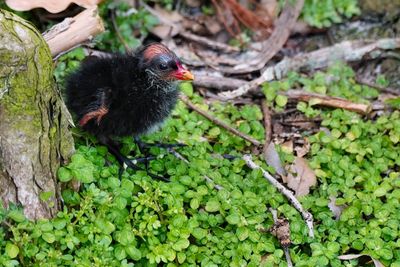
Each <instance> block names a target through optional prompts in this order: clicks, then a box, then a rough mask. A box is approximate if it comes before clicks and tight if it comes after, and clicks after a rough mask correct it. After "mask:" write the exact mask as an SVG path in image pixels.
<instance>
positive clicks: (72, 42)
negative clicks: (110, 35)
mask: <svg viewBox="0 0 400 267" xmlns="http://www.w3.org/2000/svg"><path fill="white" fill-rule="evenodd" d="M103 31H104V25H103V22H102V20H101V18H100V16H99V14H98V10H97V7H96V6H95V7H90V8H88V9H86V10H84V11H82V12H81V13H79V14H78V15H76V16H75V17H73V18H66V19H65V20H64V21H63V22H61V23H59V24H56V25H55V26H53V27H52V28H51V29H50V30H48V31H46V32H45V33H43V38H44V39H45V40H46V42H47V44H48V45H49V47H50V52H51V55H52V56H53V58H55V57H57V55H59V54H60V53H62V52H64V51H68V50H69V49H71V48H72V47H76V46H77V45H79V44H82V43H85V42H87V41H90V40H92V39H93V37H94V36H96V35H97V34H99V33H101V32H103Z"/></svg>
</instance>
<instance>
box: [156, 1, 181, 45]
mask: <svg viewBox="0 0 400 267" xmlns="http://www.w3.org/2000/svg"><path fill="white" fill-rule="evenodd" d="M149 11H150V12H151V13H152V14H153V15H155V16H156V17H157V18H158V20H159V21H160V24H159V25H157V26H155V27H154V28H153V29H151V33H153V34H154V35H156V36H157V37H159V38H160V39H162V40H164V39H166V38H167V37H174V36H175V35H177V34H178V33H179V32H180V31H181V29H182V21H183V17H182V16H181V14H179V13H178V12H177V11H166V10H164V9H162V8H161V7H159V6H156V7H155V8H154V9H153V8H151V10H149Z"/></svg>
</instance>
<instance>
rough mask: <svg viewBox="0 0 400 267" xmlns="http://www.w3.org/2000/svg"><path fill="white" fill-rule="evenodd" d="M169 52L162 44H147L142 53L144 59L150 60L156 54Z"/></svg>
mask: <svg viewBox="0 0 400 267" xmlns="http://www.w3.org/2000/svg"><path fill="white" fill-rule="evenodd" d="M168 54H171V51H170V50H169V49H168V48H167V47H166V46H164V45H162V44H151V45H149V46H148V47H147V48H146V49H145V50H144V53H143V56H144V58H145V59H146V60H151V59H152V58H154V57H155V56H157V55H168Z"/></svg>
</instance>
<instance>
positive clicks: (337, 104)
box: [285, 90, 371, 114]
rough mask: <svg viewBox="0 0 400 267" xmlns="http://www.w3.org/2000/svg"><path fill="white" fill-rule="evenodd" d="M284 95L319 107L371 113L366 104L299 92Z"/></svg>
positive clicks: (294, 91)
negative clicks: (311, 102) (310, 102)
mask: <svg viewBox="0 0 400 267" xmlns="http://www.w3.org/2000/svg"><path fill="white" fill-rule="evenodd" d="M285 95H286V96H287V97H288V98H290V99H294V100H297V101H305V102H308V101H313V104H315V105H320V106H327V107H333V108H342V109H346V110H350V111H354V112H357V113H360V114H367V113H369V112H370V111H371V106H370V105H367V104H361V103H354V102H351V101H349V100H346V99H343V98H339V97H332V96H326V95H320V94H314V93H308V92H304V91H299V90H289V91H287V92H286V93H285Z"/></svg>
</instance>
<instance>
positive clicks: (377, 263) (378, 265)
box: [338, 254, 385, 267]
mask: <svg viewBox="0 0 400 267" xmlns="http://www.w3.org/2000/svg"><path fill="white" fill-rule="evenodd" d="M362 256H366V257H370V258H371V259H372V261H373V262H374V264H375V267H385V265H383V264H382V263H381V262H380V261H378V260H375V259H374V258H372V257H371V256H370V255H368V254H347V255H340V256H339V257H338V258H339V260H353V259H357V258H359V257H362Z"/></svg>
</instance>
